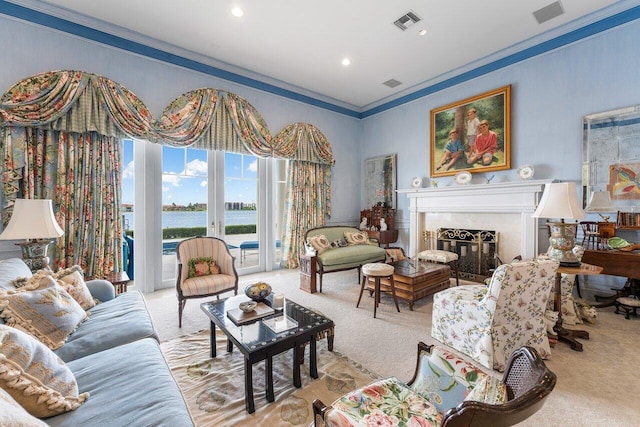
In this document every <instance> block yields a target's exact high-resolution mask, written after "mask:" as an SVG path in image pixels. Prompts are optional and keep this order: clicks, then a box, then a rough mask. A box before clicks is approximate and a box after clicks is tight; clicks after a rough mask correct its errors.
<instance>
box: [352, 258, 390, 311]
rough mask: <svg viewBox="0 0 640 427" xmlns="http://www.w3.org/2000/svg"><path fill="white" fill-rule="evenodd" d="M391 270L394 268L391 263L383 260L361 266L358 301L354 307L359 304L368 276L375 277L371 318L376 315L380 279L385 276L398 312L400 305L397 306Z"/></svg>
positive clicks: (378, 302)
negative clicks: (360, 284)
mask: <svg viewBox="0 0 640 427" xmlns="http://www.w3.org/2000/svg"><path fill="white" fill-rule="evenodd" d="M393 271H394V268H393V266H392V265H389V264H385V263H383V262H376V263H371V264H365V265H363V266H362V286H360V295H359V296H358V303H357V304H356V308H358V306H359V305H360V300H361V299H362V292H364V288H365V287H366V286H367V282H368V281H369V277H371V278H372V279H375V286H374V288H373V299H374V303H373V318H374V319H375V317H376V309H377V308H378V304H380V279H382V278H385V279H389V287H390V288H391V295H393V301H394V302H395V303H396V309H397V310H398V313H399V312H400V307H399V306H398V298H397V297H396V286H395V284H394V282H393Z"/></svg>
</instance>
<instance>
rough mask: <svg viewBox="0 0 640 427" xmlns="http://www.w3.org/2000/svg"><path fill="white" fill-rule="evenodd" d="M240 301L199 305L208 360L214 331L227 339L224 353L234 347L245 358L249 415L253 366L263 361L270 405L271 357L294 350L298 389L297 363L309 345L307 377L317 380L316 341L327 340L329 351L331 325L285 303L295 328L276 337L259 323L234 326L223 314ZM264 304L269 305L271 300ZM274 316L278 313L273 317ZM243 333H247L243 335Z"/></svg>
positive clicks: (213, 352)
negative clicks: (207, 330) (206, 325)
mask: <svg viewBox="0 0 640 427" xmlns="http://www.w3.org/2000/svg"><path fill="white" fill-rule="evenodd" d="M243 299H244V300H246V299H247V298H246V297H245V296H244V295H242V296H240V295H239V296H237V297H232V298H228V299H226V300H222V301H211V302H206V303H202V304H200V308H201V309H202V311H203V312H204V313H205V314H206V315H207V317H209V320H210V336H209V339H210V342H211V353H210V354H211V357H212V358H215V357H216V329H217V328H220V330H221V331H222V332H224V334H225V335H226V336H227V352H231V351H233V348H234V347H236V348H238V349H239V350H240V352H241V353H242V354H243V355H244V388H245V408H246V410H247V412H248V413H250V414H251V413H253V412H255V404H254V400H253V372H252V366H253V365H254V364H255V363H257V362H260V361H262V360H264V361H265V388H266V389H265V394H266V396H265V397H266V400H267V401H268V402H273V401H274V400H275V395H274V391H273V356H274V355H276V354H280V353H283V352H285V351H287V350H290V349H293V363H292V365H293V366H292V368H293V385H294V386H295V387H296V388H300V387H301V386H302V380H301V377H300V364H301V361H303V360H304V347H305V346H306V345H307V344H308V345H309V375H310V376H311V378H314V379H317V378H318V364H317V358H316V340H317V339H319V338H323V337H327V340H328V343H329V346H328V348H329V351H332V350H333V331H334V324H333V322H332V321H331V320H330V319H328V318H326V317H324V316H322V315H320V314H318V313H316V312H314V311H312V310H310V309H308V308H306V307H303V306H300V305H298V304H296V303H294V302H293V301H290V300H288V301H287V302H286V303H285V307H284V310H283V312H282V314H286V315H287V316H289V317H291V318H293V319H294V320H296V321H297V322H298V327H297V328H294V329H291V330H288V331H284V332H281V333H279V334H276V333H275V332H273V331H271V330H270V329H269V328H268V327H267V326H265V325H264V324H263V322H262V321H256V322H253V323H248V324H246V325H243V326H237V325H235V324H234V323H233V322H232V321H231V320H230V319H229V318H228V317H227V316H226V312H227V310H228V309H235V308H237V307H238V303H239V302H240V301H242V300H243ZM265 303H267V304H268V305H270V304H271V300H270V297H269V299H268V300H267V301H265ZM277 315H279V313H276V314H275V315H274V316H277ZM269 317H272V316H269ZM243 330H244V331H246V332H245V333H244V334H243V333H242V331H243ZM254 337H255V338H254Z"/></svg>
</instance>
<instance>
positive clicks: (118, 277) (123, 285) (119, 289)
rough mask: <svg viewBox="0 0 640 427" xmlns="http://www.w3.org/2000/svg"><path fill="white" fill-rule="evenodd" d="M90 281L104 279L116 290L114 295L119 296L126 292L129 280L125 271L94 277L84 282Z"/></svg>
mask: <svg viewBox="0 0 640 427" xmlns="http://www.w3.org/2000/svg"><path fill="white" fill-rule="evenodd" d="M91 279H104V280H108V281H109V282H111V283H112V284H113V287H114V288H115V290H116V295H120V294H121V293H124V292H127V285H128V284H129V281H130V280H131V279H130V278H129V275H128V274H127V272H126V271H114V272H113V273H110V274H106V275H103V276H96V277H87V278H86V280H91Z"/></svg>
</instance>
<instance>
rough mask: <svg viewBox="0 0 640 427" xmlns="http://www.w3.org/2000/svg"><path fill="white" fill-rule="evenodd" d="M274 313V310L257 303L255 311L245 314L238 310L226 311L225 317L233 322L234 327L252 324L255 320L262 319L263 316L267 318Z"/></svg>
mask: <svg viewBox="0 0 640 427" xmlns="http://www.w3.org/2000/svg"><path fill="white" fill-rule="evenodd" d="M273 313H275V310H274V309H273V308H271V307H269V306H268V305H266V304H265V303H263V302H259V303H258V305H256V308H255V310H253V311H251V312H249V313H245V312H244V311H242V310H240V309H239V308H234V309H231V310H229V311H227V317H228V318H229V319H231V320H232V321H233V323H235V324H236V325H238V326H240V325H245V324H247V323H251V322H254V321H256V320H259V319H262V318H263V317H265V316H269V315H270V314H273Z"/></svg>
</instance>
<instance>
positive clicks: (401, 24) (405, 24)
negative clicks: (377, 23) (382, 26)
mask: <svg viewBox="0 0 640 427" xmlns="http://www.w3.org/2000/svg"><path fill="white" fill-rule="evenodd" d="M421 19H422V18H420V17H419V16H418V15H416V14H415V13H413V12H407V14H406V15H402V16H401V17H400V18H398V19H396V20H395V22H394V23H393V24H394V25H395V26H396V27H398V28H400V29H401V30H402V31H404V30H406V29H407V28H409V27H410V26H412V25H413V24H415V23H416V22H418V21H420V20H421Z"/></svg>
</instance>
